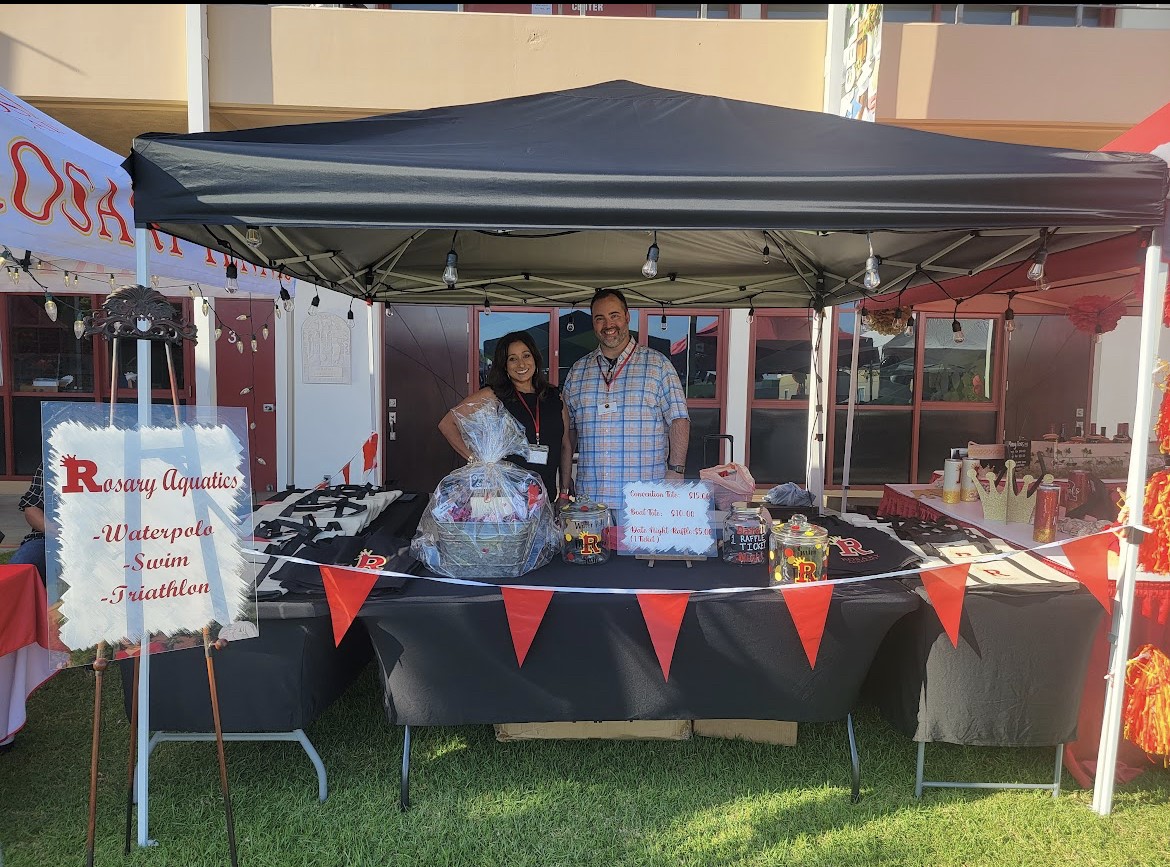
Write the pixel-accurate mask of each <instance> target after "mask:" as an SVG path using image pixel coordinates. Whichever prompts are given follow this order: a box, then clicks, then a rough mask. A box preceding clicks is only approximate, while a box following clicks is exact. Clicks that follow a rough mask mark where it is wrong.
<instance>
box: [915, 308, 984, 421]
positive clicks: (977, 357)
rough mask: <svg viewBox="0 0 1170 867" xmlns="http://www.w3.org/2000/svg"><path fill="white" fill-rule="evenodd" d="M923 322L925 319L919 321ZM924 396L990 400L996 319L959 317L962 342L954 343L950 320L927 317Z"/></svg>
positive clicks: (923, 379) (959, 399)
mask: <svg viewBox="0 0 1170 867" xmlns="http://www.w3.org/2000/svg"><path fill="white" fill-rule="evenodd" d="M920 321H922V320H920ZM925 322H926V354H925V357H924V360H923V370H922V399H923V400H945V401H960V402H967V403H984V402H987V401H990V400H991V383H992V382H993V378H994V374H995V370H994V361H995V355H994V348H995V320H994V319H960V320H958V322H959V325H960V326H961V327H962V329H963V331H962V336H963V341H962V342H961V343H956V342H955V337H956V336H957V335H956V334H955V332H954V331H953V328H952V324H951V320H949V319H945V318H939V319H926V320H925Z"/></svg>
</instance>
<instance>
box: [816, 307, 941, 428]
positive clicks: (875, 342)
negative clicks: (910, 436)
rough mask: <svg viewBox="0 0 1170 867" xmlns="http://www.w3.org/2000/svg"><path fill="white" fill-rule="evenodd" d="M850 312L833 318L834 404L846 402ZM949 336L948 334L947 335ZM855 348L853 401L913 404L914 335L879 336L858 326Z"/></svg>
mask: <svg viewBox="0 0 1170 867" xmlns="http://www.w3.org/2000/svg"><path fill="white" fill-rule="evenodd" d="M855 318H856V314H855V313H854V312H853V311H852V310H850V311H848V312H843V313H839V314H838V317H837V321H838V327H837V385H836V392H837V403H848V402H849V370H850V367H851V364H852V360H853V323H854V320H855ZM948 334H949V332H948ZM859 340H860V342H859V344H858V348H857V402H858V403H864V404H876V405H882V406H909V405H910V404H912V403H913V402H914V341H915V335H914V332H913V331H911V332H910V333H909V334H897V335H890V334H880V333H878V332H877V331H873V330H871V329H869V328H868V327H866V326H864V325H863V326H862V331H861V334H860V336H859Z"/></svg>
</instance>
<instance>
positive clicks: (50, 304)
mask: <svg viewBox="0 0 1170 867" xmlns="http://www.w3.org/2000/svg"><path fill="white" fill-rule="evenodd" d="M45 315H46V316H48V317H49V321H50V322H56V321H57V302H56V301H54V300H53V296H52V295H50V294H49V293H48V292H46V293H45Z"/></svg>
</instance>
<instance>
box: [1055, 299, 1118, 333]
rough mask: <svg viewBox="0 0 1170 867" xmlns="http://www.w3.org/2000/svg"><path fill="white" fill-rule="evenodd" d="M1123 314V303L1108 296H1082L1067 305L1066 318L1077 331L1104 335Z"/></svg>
mask: <svg viewBox="0 0 1170 867" xmlns="http://www.w3.org/2000/svg"><path fill="white" fill-rule="evenodd" d="M1124 314H1125V302H1123V301H1118V300H1117V299H1115V298H1110V297H1109V296H1108V295H1082V296H1081V297H1080V298H1078V299H1077V300H1076V301H1074V302H1073V303H1072V304H1070V305H1069V308H1068V318H1069V320H1070V321H1071V322H1072V324H1073V326H1074V327H1076V329H1077V330H1078V331H1084V332H1087V333H1089V334H1106V333H1107V332H1110V331H1112V330H1113V329H1115V328H1116V327H1117V323H1118V322H1120V321H1121V317H1122V316H1123V315H1124Z"/></svg>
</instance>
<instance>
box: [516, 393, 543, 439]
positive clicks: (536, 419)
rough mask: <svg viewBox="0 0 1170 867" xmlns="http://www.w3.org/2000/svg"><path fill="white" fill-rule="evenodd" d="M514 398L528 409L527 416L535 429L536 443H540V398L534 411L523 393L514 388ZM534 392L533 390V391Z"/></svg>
mask: <svg viewBox="0 0 1170 867" xmlns="http://www.w3.org/2000/svg"><path fill="white" fill-rule="evenodd" d="M515 391H516V399H517V400H519V401H520V405H521V406H522V407H524V409H525V410H527V411H528V417H529V418H530V419H532V426H533V427H534V428H535V429H536V444H537V445H540V398H539V397H538V398H537V399H536V400H537V411H536V412H535V413H534V412H533V411H532V409H531V407H529V406H528V401H526V400H525V399H524V395H523V394H521V393H520V390H519V389H516V390H515ZM533 393H534V394H535V392H533Z"/></svg>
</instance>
